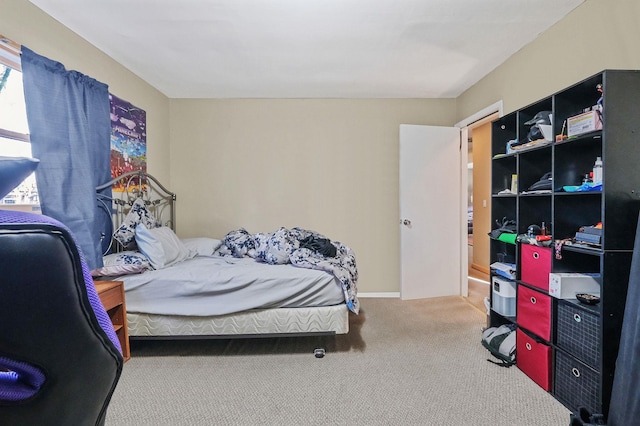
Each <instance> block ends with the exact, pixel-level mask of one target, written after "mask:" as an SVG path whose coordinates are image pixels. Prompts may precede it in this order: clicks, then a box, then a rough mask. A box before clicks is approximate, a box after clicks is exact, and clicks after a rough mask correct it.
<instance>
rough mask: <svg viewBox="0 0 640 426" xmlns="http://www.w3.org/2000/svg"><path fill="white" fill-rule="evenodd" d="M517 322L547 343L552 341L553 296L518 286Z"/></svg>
mask: <svg viewBox="0 0 640 426" xmlns="http://www.w3.org/2000/svg"><path fill="white" fill-rule="evenodd" d="M517 299H518V301H517V308H516V312H517V315H518V316H517V322H518V325H519V326H520V327H522V328H524V329H525V330H529V331H530V332H532V333H533V334H535V335H536V336H539V337H541V338H542V339H544V340H546V341H547V342H548V341H550V339H551V296H549V295H548V294H544V293H540V292H539V291H536V290H533V289H531V288H527V287H525V286H523V285H520V286H518V296H517Z"/></svg>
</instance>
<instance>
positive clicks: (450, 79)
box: [30, 0, 584, 98]
mask: <svg viewBox="0 0 640 426" xmlns="http://www.w3.org/2000/svg"><path fill="white" fill-rule="evenodd" d="M30 1H31V3H33V4H35V5H36V6H38V7H39V8H41V9H42V10H43V11H44V12H46V13H47V14H49V15H51V16H52V17H53V18H55V19H56V20H58V21H59V22H61V23H62V24H64V25H65V26H67V27H68V28H70V29H71V30H73V31H74V32H76V33H77V34H79V35H80V36H81V37H83V38H84V39H86V40H87V41H89V42H90V43H91V44H93V45H94V46H96V47H97V48H98V49H100V50H102V51H103V52H105V53H106V54H107V55H109V56H110V57H112V58H113V59H115V60H116V61H118V62H119V63H121V64H122V65H124V66H125V67H126V68H128V69H129V70H131V71H132V72H133V73H135V74H136V75H138V76H139V77H141V78H142V79H144V80H145V81H147V82H148V83H149V84H151V85H152V86H153V87H155V88H157V89H158V90H160V91H161V92H162V93H164V94H165V95H166V96H168V97H170V98H454V97H457V96H458V95H460V94H461V93H462V92H464V91H465V90H466V89H468V88H469V87H471V86H472V85H473V84H475V83H476V82H478V81H479V80H480V79H481V78H482V77H484V76H485V75H487V74H488V73H489V72H491V71H492V70H494V69H495V68H496V67H497V66H499V65H500V64H501V63H503V62H504V61H505V60H506V59H507V58H508V57H509V56H511V55H512V54H514V53H515V52H517V51H518V50H520V49H521V48H522V47H523V46H525V45H526V44H528V43H529V42H531V41H532V40H534V39H535V38H536V37H537V36H538V35H539V34H541V33H542V32H544V31H545V30H546V29H548V28H549V27H551V26H552V25H553V24H554V23H556V22H558V21H559V20H560V19H562V18H563V17H564V16H565V15H566V14H567V13H569V12H570V11H571V10H573V9H574V8H576V7H577V6H578V5H580V4H581V3H583V1H584V0H464V1H462V0H100V1H99V0H30ZM53 59H55V58H53Z"/></svg>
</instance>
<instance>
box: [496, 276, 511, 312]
mask: <svg viewBox="0 0 640 426" xmlns="http://www.w3.org/2000/svg"><path fill="white" fill-rule="evenodd" d="M491 291H492V303H491V308H492V309H493V310H494V311H495V312H497V313H499V314H500V315H504V316H505V317H514V316H515V315H516V283H515V281H510V280H507V279H504V278H501V277H491Z"/></svg>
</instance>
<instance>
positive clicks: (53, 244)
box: [0, 210, 123, 425]
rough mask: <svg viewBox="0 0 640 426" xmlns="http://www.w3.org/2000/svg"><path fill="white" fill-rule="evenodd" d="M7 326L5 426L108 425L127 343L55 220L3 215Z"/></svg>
mask: <svg viewBox="0 0 640 426" xmlns="http://www.w3.org/2000/svg"><path fill="white" fill-rule="evenodd" d="M0 327H1V331H0V424H3V425H4V424H6V425H101V424H104V420H105V416H106V412H107V406H108V405H109V402H110V400H111V396H112V395H113V392H114V390H115V388H116V384H117V383H118V380H119V378H120V374H121V372H122V366H123V358H122V353H121V348H120V343H119V341H118V339H117V337H116V335H115V332H114V330H113V326H112V324H111V322H110V320H109V317H108V316H107V313H106V312H105V310H104V308H103V306H102V304H101V302H100V299H99V297H98V295H97V293H96V290H95V287H94V285H93V281H92V279H91V275H90V273H89V270H88V268H87V265H86V263H85V262H84V259H83V257H82V255H81V253H80V252H79V250H78V248H77V245H76V243H75V242H74V240H73V237H72V235H71V233H70V232H69V230H68V229H67V228H66V227H65V226H64V225H62V224H61V223H59V222H57V221H55V220H54V219H51V218H49V217H47V216H42V215H37V214H32V213H22V212H12V211H6V210H0Z"/></svg>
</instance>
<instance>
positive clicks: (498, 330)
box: [481, 324, 516, 367]
mask: <svg viewBox="0 0 640 426" xmlns="http://www.w3.org/2000/svg"><path fill="white" fill-rule="evenodd" d="M481 342H482V346H484V347H485V348H487V350H488V351H489V352H490V353H491V355H493V356H494V357H496V358H498V360H499V361H498V362H496V361H493V360H491V359H487V361H489V362H492V363H494V364H497V365H499V366H501V367H511V366H512V365H514V364H515V363H516V325H515V324H503V325H501V326H499V327H490V328H487V329H485V330H484V331H483V332H482V340H481Z"/></svg>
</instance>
